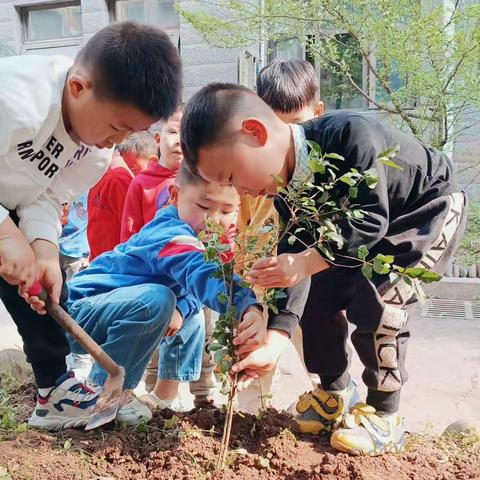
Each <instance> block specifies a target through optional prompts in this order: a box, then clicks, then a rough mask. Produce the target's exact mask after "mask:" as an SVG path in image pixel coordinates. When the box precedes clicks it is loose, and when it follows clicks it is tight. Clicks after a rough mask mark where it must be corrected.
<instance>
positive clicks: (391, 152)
mask: <svg viewBox="0 0 480 480" xmlns="http://www.w3.org/2000/svg"><path fill="white" fill-rule="evenodd" d="M399 151H400V145H398V144H397V145H394V146H393V147H388V148H387V149H386V150H384V151H383V152H382V153H380V154H379V155H378V156H379V158H381V157H387V158H393V157H396V156H397V154H398V152H399Z"/></svg>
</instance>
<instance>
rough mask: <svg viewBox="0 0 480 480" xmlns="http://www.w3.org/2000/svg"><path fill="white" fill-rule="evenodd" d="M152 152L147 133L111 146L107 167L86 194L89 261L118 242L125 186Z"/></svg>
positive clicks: (126, 187) (154, 148) (150, 139)
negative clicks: (112, 149)
mask: <svg viewBox="0 0 480 480" xmlns="http://www.w3.org/2000/svg"><path fill="white" fill-rule="evenodd" d="M152 155H156V144H155V142H154V140H153V136H152V135H151V134H150V133H148V132H139V133H135V134H133V135H131V136H130V137H129V138H128V139H127V140H126V141H125V142H124V143H122V144H120V145H117V146H116V147H115V153H114V155H113V158H112V163H111V164H110V167H109V168H108V170H107V171H106V172H105V174H104V176H103V177H102V178H101V180H100V181H99V182H98V183H97V184H96V185H95V186H94V187H93V188H91V189H90V192H89V195H88V207H87V208H88V226H87V237H88V243H89V245H90V261H92V260H93V259H94V258H96V257H98V256H99V255H100V254H101V253H103V252H108V251H110V250H113V249H114V248H115V247H116V246H117V245H118V244H119V243H120V227H121V222H122V214H123V207H124V203H125V198H126V196H127V192H128V187H129V186H130V183H131V182H132V180H133V178H134V177H135V175H137V174H139V173H140V172H141V171H142V170H143V169H145V167H146V166H147V164H148V161H149V159H150V158H151V156H152Z"/></svg>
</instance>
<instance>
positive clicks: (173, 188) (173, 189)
mask: <svg viewBox="0 0 480 480" xmlns="http://www.w3.org/2000/svg"><path fill="white" fill-rule="evenodd" d="M168 191H169V193H170V201H171V202H172V204H173V205H177V203H178V193H179V192H178V185H177V184H175V183H173V184H172V185H170V186H169V187H168Z"/></svg>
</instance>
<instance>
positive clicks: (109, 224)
mask: <svg viewBox="0 0 480 480" xmlns="http://www.w3.org/2000/svg"><path fill="white" fill-rule="evenodd" d="M132 179H133V174H132V172H131V171H130V170H128V168H126V167H124V166H118V165H112V166H110V167H109V168H108V170H107V171H106V172H105V175H104V176H103V177H102V178H101V179H100V181H99V182H98V183H97V184H96V185H95V186H94V187H92V188H91V189H90V192H89V194H88V207H87V208H88V225H87V237H88V243H89V245H90V260H93V259H94V258H95V257H98V255H100V254H101V253H103V252H107V251H110V250H113V249H114V248H115V247H116V246H117V245H118V244H119V243H120V228H121V222H122V213H123V205H124V203H125V197H126V195H127V191H128V187H129V185H130V183H131V181H132Z"/></svg>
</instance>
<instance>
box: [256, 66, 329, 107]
mask: <svg viewBox="0 0 480 480" xmlns="http://www.w3.org/2000/svg"><path fill="white" fill-rule="evenodd" d="M257 94H258V96H259V97H260V98H261V99H262V100H263V101H264V102H265V103H266V104H267V105H270V107H272V109H273V110H274V111H275V112H281V113H292V112H298V111H299V110H301V109H303V108H305V107H306V106H309V105H312V104H313V103H317V102H319V101H320V87H319V81H318V77H317V74H316V72H315V69H314V68H313V65H312V64H311V63H309V62H307V61H306V60H278V59H277V60H273V61H272V62H270V63H269V64H268V65H266V66H265V67H263V68H262V69H261V70H260V73H259V74H258V75H257Z"/></svg>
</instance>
